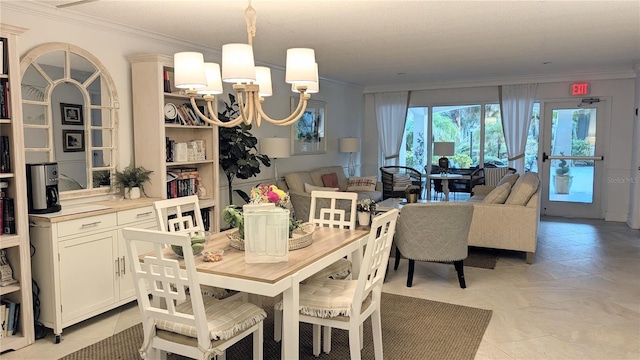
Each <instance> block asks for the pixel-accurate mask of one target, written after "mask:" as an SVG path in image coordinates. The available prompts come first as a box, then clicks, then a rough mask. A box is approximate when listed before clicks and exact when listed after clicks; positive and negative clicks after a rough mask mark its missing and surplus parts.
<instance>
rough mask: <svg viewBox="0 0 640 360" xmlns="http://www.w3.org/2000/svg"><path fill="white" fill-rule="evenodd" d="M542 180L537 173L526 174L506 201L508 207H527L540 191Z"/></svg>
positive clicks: (517, 182)
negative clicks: (534, 195)
mask: <svg viewBox="0 0 640 360" xmlns="http://www.w3.org/2000/svg"><path fill="white" fill-rule="evenodd" d="M539 185H540V179H538V175H537V174H536V173H526V174H524V175H523V176H521V177H520V178H519V179H518V181H516V184H515V185H513V189H511V193H510V194H509V197H508V198H507V201H505V202H504V203H505V204H508V205H527V203H528V202H529V199H531V197H532V196H533V194H535V192H536V191H538V186H539Z"/></svg>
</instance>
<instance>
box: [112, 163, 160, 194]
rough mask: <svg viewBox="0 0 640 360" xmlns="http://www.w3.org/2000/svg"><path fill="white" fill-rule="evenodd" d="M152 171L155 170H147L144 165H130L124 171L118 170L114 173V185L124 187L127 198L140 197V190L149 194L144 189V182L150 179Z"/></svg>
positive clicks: (118, 187)
mask: <svg viewBox="0 0 640 360" xmlns="http://www.w3.org/2000/svg"><path fill="white" fill-rule="evenodd" d="M152 173H153V171H151V170H147V169H145V168H144V167H142V166H135V165H129V166H127V167H126V168H124V170H122V171H119V170H116V172H115V174H114V175H113V183H112V186H114V187H115V188H117V189H123V191H124V197H126V198H127V199H137V198H139V197H140V192H142V193H143V194H144V195H145V196H147V193H146V192H145V191H144V183H146V182H149V181H150V179H151V178H150V176H149V175H151V174H152ZM136 189H138V190H136Z"/></svg>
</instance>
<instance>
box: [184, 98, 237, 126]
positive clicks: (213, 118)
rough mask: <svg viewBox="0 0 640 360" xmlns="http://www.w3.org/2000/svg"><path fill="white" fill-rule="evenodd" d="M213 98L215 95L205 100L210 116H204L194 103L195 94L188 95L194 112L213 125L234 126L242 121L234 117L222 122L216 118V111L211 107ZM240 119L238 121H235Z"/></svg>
mask: <svg viewBox="0 0 640 360" xmlns="http://www.w3.org/2000/svg"><path fill="white" fill-rule="evenodd" d="M214 99H215V97H213V96H211V97H207V98H206V101H207V110H209V114H210V116H211V117H208V116H206V115H205V114H203V113H202V111H200V109H199V108H198V105H197V104H196V98H195V96H192V97H190V100H191V105H192V106H193V109H194V110H195V112H196V114H198V116H199V117H200V118H201V119H202V120H204V121H205V122H207V123H209V124H212V125H215V126H219V127H234V126H237V125H238V124H240V122H242V119H234V120H232V121H229V122H224V121H220V119H218V117H216V115H215V114H216V113H215V111H214V109H213V105H212V104H213V100H214ZM237 120H240V121H237Z"/></svg>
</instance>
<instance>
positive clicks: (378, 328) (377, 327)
mask: <svg viewBox="0 0 640 360" xmlns="http://www.w3.org/2000/svg"><path fill="white" fill-rule="evenodd" d="M371 332H372V335H373V349H374V351H375V356H376V357H375V358H376V360H382V359H383V358H384V357H383V356H382V354H383V352H382V321H381V319H380V309H378V310H376V311H374V312H373V313H372V314H371Z"/></svg>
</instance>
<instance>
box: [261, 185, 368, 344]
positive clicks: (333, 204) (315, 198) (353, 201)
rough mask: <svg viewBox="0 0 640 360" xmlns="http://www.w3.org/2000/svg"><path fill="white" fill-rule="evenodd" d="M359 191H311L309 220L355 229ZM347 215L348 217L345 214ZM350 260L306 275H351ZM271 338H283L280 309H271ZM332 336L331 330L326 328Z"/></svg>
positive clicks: (321, 224) (343, 260)
mask: <svg viewBox="0 0 640 360" xmlns="http://www.w3.org/2000/svg"><path fill="white" fill-rule="evenodd" d="M357 201H358V194H357V193H354V192H341V191H319V190H315V191H312V192H311V207H310V210H309V222H310V223H312V224H314V225H316V226H319V227H332V228H339V229H355V228H356V205H357ZM347 215H348V216H347ZM351 269H352V263H351V260H349V259H344V258H343V259H340V260H338V261H336V262H334V263H333V264H331V265H329V266H327V267H325V268H324V269H322V270H320V271H319V272H317V273H316V274H314V275H312V276H311V277H309V279H308V280H313V279H345V278H347V277H349V276H350V275H351ZM273 319H274V320H273V321H274V330H273V339H274V340H275V341H280V340H281V339H282V311H280V310H277V309H276V310H274V318H273ZM325 333H327V334H329V335H328V336H331V335H330V334H331V329H325Z"/></svg>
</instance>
